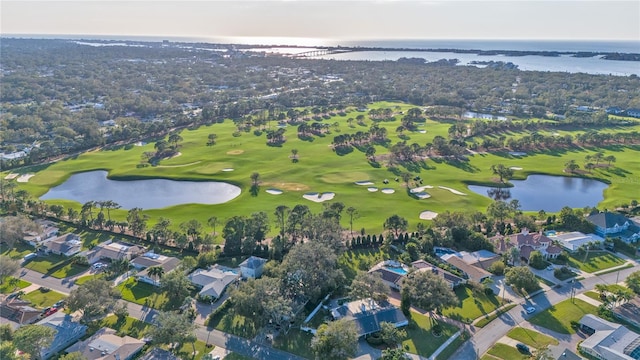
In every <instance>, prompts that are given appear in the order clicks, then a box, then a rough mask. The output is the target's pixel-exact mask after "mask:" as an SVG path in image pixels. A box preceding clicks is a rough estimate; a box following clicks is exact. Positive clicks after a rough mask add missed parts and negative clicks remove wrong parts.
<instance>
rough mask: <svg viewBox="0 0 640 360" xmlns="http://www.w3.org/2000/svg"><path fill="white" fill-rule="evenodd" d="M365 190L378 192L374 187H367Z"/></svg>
mask: <svg viewBox="0 0 640 360" xmlns="http://www.w3.org/2000/svg"><path fill="white" fill-rule="evenodd" d="M367 190H368V191H369V192H376V191H378V188H377V187H375V186H370V187H368V188H367Z"/></svg>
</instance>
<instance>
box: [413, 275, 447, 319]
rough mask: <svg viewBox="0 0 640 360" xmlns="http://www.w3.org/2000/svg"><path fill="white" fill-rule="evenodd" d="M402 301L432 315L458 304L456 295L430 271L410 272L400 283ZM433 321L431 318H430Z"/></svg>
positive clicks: (443, 281)
mask: <svg viewBox="0 0 640 360" xmlns="http://www.w3.org/2000/svg"><path fill="white" fill-rule="evenodd" d="M401 295H402V301H403V302H406V303H407V304H406V305H405V306H407V307H408V306H410V305H414V306H416V307H418V308H420V309H422V310H424V311H428V312H429V313H432V312H433V311H434V310H440V309H442V308H445V307H449V306H455V305H457V304H458V298H457V297H456V294H455V293H454V292H453V291H452V290H451V288H450V287H449V283H447V282H446V281H445V280H444V279H443V278H442V277H440V276H438V275H435V274H433V273H432V272H431V271H412V272H410V273H409V274H407V276H405V278H404V279H403V281H402V290H401ZM431 318H432V319H433V316H431Z"/></svg>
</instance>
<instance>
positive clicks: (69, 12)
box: [0, 0, 640, 45]
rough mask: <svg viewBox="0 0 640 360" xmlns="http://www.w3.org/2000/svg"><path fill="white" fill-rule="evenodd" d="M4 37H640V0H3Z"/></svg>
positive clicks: (0, 25)
mask: <svg viewBox="0 0 640 360" xmlns="http://www.w3.org/2000/svg"><path fill="white" fill-rule="evenodd" d="M0 33H1V34H2V35H13V34H25V35H29V34H33V35H36V34H37V35H94V36H96V35H103V36H158V37H167V38H172V39H175V38H191V39H196V38H197V39H226V38H231V37H233V38H239V37H242V38H248V39H264V38H279V39H291V38H298V39H297V40H292V41H294V42H297V43H298V44H299V45H313V44H314V43H316V42H322V41H324V40H374V39H376V40H378V39H381V40H384V39H505V40H516V39H523V40H524V39H527V40H530V39H537V40H592V41H602V40H635V41H640V0H630V1H615V0H613V1H608V0H600V1H582V0H560V1H543V0H540V1H538V0H500V1H485V0H434V1H421V0H332V1H321V0H234V1H224V0H221V1H215V0H214V1H211V0H200V1H192V0H187V1H166V0H133V1H105V0H76V1H58V0H43V1H31V0H0ZM300 38H307V39H300Z"/></svg>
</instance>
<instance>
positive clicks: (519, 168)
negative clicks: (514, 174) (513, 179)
mask: <svg viewBox="0 0 640 360" xmlns="http://www.w3.org/2000/svg"><path fill="white" fill-rule="evenodd" d="M509 169H511V170H522V168H521V167H519V166H511V167H510V168H509Z"/></svg>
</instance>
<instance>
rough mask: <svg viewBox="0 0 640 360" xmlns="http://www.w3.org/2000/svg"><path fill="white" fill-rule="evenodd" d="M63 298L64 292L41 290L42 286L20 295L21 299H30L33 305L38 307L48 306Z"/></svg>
mask: <svg viewBox="0 0 640 360" xmlns="http://www.w3.org/2000/svg"><path fill="white" fill-rule="evenodd" d="M64 298H66V296H65V295H64V294H61V293H59V292H56V291H53V290H49V291H42V288H40V289H39V290H34V291H32V292H30V293H28V294H25V295H23V296H22V299H24V300H27V301H30V302H31V303H32V304H33V306H34V307H36V308H40V309H44V308H46V307H49V306H51V305H53V304H55V303H57V302H58V301H60V300H62V299H64Z"/></svg>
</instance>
